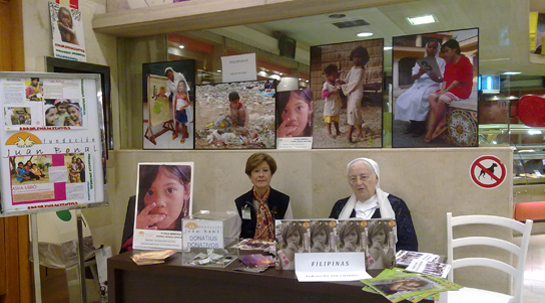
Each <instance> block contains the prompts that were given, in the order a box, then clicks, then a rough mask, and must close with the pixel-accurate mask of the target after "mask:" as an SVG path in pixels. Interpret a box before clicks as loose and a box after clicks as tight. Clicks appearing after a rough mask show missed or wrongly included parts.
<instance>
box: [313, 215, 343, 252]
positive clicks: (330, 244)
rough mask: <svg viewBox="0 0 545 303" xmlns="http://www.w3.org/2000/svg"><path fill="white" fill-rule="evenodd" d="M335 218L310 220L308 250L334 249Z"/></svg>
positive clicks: (322, 250) (323, 250)
mask: <svg viewBox="0 0 545 303" xmlns="http://www.w3.org/2000/svg"><path fill="white" fill-rule="evenodd" d="M336 225H337V222H336V221H335V220H316V221H311V222H310V251H311V252H334V251H335V240H334V239H335V229H334V228H335V226H336Z"/></svg>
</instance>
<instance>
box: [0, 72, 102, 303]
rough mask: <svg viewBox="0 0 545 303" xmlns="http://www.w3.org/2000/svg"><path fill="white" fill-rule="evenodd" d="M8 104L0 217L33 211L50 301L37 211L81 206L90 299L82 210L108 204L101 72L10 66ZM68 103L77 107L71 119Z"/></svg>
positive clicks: (3, 79)
mask: <svg viewBox="0 0 545 303" xmlns="http://www.w3.org/2000/svg"><path fill="white" fill-rule="evenodd" d="M29 92H30V93H34V95H32V94H30V95H29ZM0 105H1V106H2V108H3V109H4V111H3V115H0V138H2V140H1V143H2V144H0V154H1V155H2V157H1V158H0V159H1V161H0V181H1V182H0V185H1V189H0V194H1V197H0V203H1V207H0V210H1V211H0V217H5V216H20V215H30V220H31V222H30V224H31V226H30V228H31V232H32V235H31V241H32V256H33V261H34V264H33V265H34V268H33V273H34V281H35V296H36V299H35V300H36V302H38V303H41V302H42V292H41V281H40V257H39V241H38V218H37V214H38V213H40V212H50V211H59V210H70V209H75V210H76V213H77V227H78V247H79V249H78V256H79V266H80V283H81V285H80V286H81V298H82V302H84V303H86V302H87V298H86V287H85V266H84V250H83V232H82V231H83V228H82V220H83V219H82V215H81V209H82V208H87V207H97V206H107V205H108V202H107V201H106V197H107V195H106V187H105V185H104V183H105V178H104V177H105V174H104V171H105V153H104V152H103V151H104V144H105V138H104V123H103V117H102V112H103V111H102V91H101V85H100V76H99V75H98V74H61V73H26V72H2V73H0ZM61 106H65V107H66V108H65V111H68V112H71V114H70V115H68V114H66V113H65V114H64V116H63V117H64V120H63V122H60V121H59V119H58V117H59V116H60V108H61ZM57 111H59V114H57ZM68 116H69V117H68ZM67 120H69V121H67ZM25 166H26V168H25ZM31 173H32V174H31Z"/></svg>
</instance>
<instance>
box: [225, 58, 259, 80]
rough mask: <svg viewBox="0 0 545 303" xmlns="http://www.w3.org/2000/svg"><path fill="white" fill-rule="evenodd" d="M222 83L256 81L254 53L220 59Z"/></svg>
mask: <svg viewBox="0 0 545 303" xmlns="http://www.w3.org/2000/svg"><path fill="white" fill-rule="evenodd" d="M221 67H222V80H223V82H237V81H252V80H257V75H256V72H255V71H256V64H255V53H251V54H244V55H236V56H226V57H221Z"/></svg>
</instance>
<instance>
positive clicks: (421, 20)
mask: <svg viewBox="0 0 545 303" xmlns="http://www.w3.org/2000/svg"><path fill="white" fill-rule="evenodd" d="M407 20H409V22H410V23H411V24H412V25H420V24H428V23H435V22H437V19H436V18H435V16H434V15H425V16H419V17H407Z"/></svg>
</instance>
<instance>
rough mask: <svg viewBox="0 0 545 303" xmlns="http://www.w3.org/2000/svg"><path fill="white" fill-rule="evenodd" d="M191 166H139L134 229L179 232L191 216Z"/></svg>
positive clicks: (173, 164) (177, 164) (169, 164)
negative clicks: (184, 221)
mask: <svg viewBox="0 0 545 303" xmlns="http://www.w3.org/2000/svg"><path fill="white" fill-rule="evenodd" d="M191 173H192V166H191V164H189V163H187V164H185V165H184V164H180V163H172V164H171V163H168V164H167V163H165V164H142V163H141V164H140V165H139V173H138V175H139V180H138V193H137V211H136V218H135V229H149V230H177V231H181V225H182V218H184V217H187V216H188V215H189V214H191V209H192V205H191V204H192V198H191V197H192V196H191Z"/></svg>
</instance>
